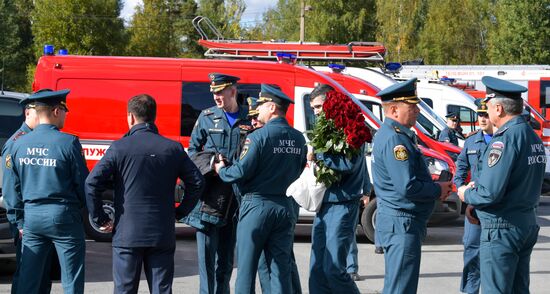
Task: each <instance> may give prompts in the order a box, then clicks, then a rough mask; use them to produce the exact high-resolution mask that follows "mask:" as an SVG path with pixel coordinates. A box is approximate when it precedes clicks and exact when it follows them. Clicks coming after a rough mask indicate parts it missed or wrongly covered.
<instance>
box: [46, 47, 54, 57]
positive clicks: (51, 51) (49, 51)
mask: <svg viewBox="0 0 550 294" xmlns="http://www.w3.org/2000/svg"><path fill="white" fill-rule="evenodd" d="M54 52H55V47H54V46H53V45H44V55H54Z"/></svg>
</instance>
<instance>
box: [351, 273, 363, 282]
mask: <svg viewBox="0 0 550 294" xmlns="http://www.w3.org/2000/svg"><path fill="white" fill-rule="evenodd" d="M349 276H350V278H351V279H352V280H353V281H361V276H360V275H359V274H358V273H349Z"/></svg>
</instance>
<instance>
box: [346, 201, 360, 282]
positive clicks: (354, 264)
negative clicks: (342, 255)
mask: <svg viewBox="0 0 550 294" xmlns="http://www.w3.org/2000/svg"><path fill="white" fill-rule="evenodd" d="M359 205H360V204H359ZM357 213H358V215H357V218H356V219H355V227H354V234H355V230H356V229H357V224H358V223H359V211H358V212H357ZM358 253H359V250H358V249H357V237H356V236H354V238H353V240H352V242H351V245H350V247H349V253H348V258H347V259H346V264H347V269H346V271H347V272H348V274H353V273H355V274H356V273H358V272H359V259H358V256H357V255H358Z"/></svg>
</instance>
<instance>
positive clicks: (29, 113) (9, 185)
mask: <svg viewBox="0 0 550 294" xmlns="http://www.w3.org/2000/svg"><path fill="white" fill-rule="evenodd" d="M29 102H30V100H29V99H23V100H21V102H20V104H21V105H22V106H23V107H24V108H25V109H24V112H25V121H24V122H23V123H22V124H21V127H20V128H19V129H18V130H17V131H16V132H15V133H14V134H13V135H12V136H11V137H10V138H9V139H8V140H7V141H6V143H5V144H4V146H3V148H2V154H3V155H4V156H6V155H7V154H10V157H11V154H12V153H13V151H12V146H13V144H14V143H15V141H17V139H19V138H21V137H22V136H24V135H26V134H28V133H30V132H31V131H32V129H34V128H35V127H36V126H37V125H38V124H39V121H38V116H36V111H35V109H34V104H33V103H29ZM2 168H4V169H5V162H4V165H2ZM8 175H9V173H4V174H3V182H2V195H3V198H4V199H5V201H6V202H10V201H12V202H14V201H15V200H16V195H17V192H16V190H15V188H16V187H15V185H14V184H13V177H10V176H8ZM19 204H23V203H22V202H19ZM10 206H12V207H13V205H10ZM6 215H7V218H8V221H9V224H10V229H11V230H12V234H13V241H14V244H15V247H16V252H15V263H16V270H15V273H14V274H13V277H12V283H11V285H12V286H11V293H17V284H18V279H19V271H20V262H21V248H22V246H21V245H22V244H21V234H20V231H19V229H18V228H17V220H16V215H18V216H19V217H22V216H23V208H22V207H20V208H14V209H10V210H9V211H7V212H6ZM21 231H22V228H21ZM51 252H52V254H51V256H50V258H49V259H48V260H47V261H46V266H45V268H47V269H48V268H50V266H49V265H50V264H51V262H52V261H53V262H55V263H56V264H57V265H56V266H55V268H56V269H57V273H56V274H57V275H59V270H58V269H59V262H58V261H57V259H58V258H57V254H55V249H53V246H52V249H51ZM51 288H52V281H51V279H50V272H48V271H47V270H46V271H45V272H44V275H43V277H42V282H41V285H40V292H39V293H50V290H51Z"/></svg>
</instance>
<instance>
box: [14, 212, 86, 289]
mask: <svg viewBox="0 0 550 294" xmlns="http://www.w3.org/2000/svg"><path fill="white" fill-rule="evenodd" d="M52 244H53V246H55V250H56V251H57V255H58V257H59V263H60V265H61V283H62V285H63V292H64V293H84V258H85V255H86V242H85V240H84V227H83V225H82V216H81V215H80V209H79V208H78V207H76V205H74V206H72V205H61V204H37V205H29V204H25V224H24V226H23V249H22V256H21V269H20V272H19V277H20V278H21V277H24V279H25V280H24V283H22V281H21V280H20V281H19V283H18V286H17V293H21V294H30V293H39V289H40V287H41V286H40V285H41V283H42V279H43V276H44V272H45V270H46V269H48V270H49V268H50V267H49V266H48V267H46V266H47V260H48V258H49V256H50V250H51V248H52Z"/></svg>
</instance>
